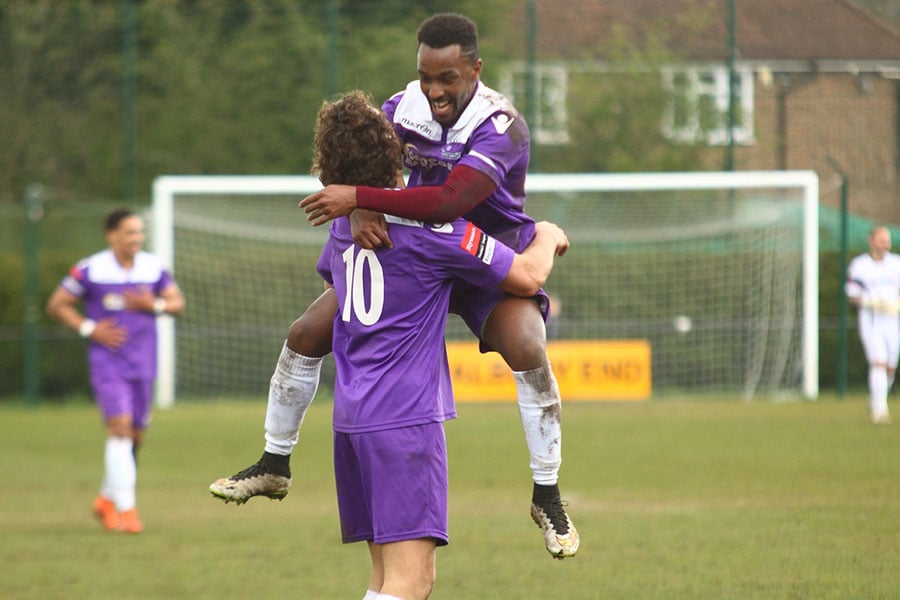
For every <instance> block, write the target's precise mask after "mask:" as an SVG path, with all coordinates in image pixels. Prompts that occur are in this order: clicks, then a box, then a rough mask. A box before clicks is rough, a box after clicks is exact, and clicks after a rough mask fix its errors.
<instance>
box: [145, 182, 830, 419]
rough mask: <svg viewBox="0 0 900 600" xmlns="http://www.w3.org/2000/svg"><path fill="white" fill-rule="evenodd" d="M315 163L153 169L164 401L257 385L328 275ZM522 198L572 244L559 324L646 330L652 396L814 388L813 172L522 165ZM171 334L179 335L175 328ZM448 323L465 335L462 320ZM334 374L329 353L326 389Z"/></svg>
mask: <svg viewBox="0 0 900 600" xmlns="http://www.w3.org/2000/svg"><path fill="white" fill-rule="evenodd" d="M320 187H321V185H320V184H319V182H318V180H316V179H315V178H314V177H309V176H297V177H277V176H163V177H160V178H158V179H157V180H156V182H155V184H154V201H153V218H152V223H151V241H152V248H153V250H154V251H155V252H156V253H158V254H160V255H161V256H162V257H163V258H164V259H165V260H166V261H168V263H169V264H170V265H172V266H173V268H174V271H175V275H176V278H177V280H178V282H179V284H180V285H181V287H182V288H183V290H184V293H185V296H186V297H187V300H188V307H187V310H186V311H185V313H184V315H183V316H182V317H181V318H180V319H178V321H177V323H176V322H175V321H174V320H172V319H171V318H161V319H160V324H159V329H160V377H159V384H158V392H157V394H158V403H159V404H160V405H161V406H168V405H171V403H172V402H173V401H174V398H175V397H176V395H177V396H179V397H184V398H203V397H212V398H221V397H245V396H251V395H252V396H264V395H265V393H266V390H267V388H268V381H269V378H270V377H271V374H272V371H273V368H274V365H275V362H276V360H277V357H278V354H279V352H280V350H281V345H282V343H283V342H284V339H285V337H286V335H287V331H288V328H289V326H290V324H291V322H292V321H293V320H294V319H295V318H296V317H297V316H298V315H299V314H300V313H302V311H303V310H305V308H306V307H307V306H308V305H309V304H310V303H311V302H312V301H313V300H314V299H315V298H316V297H318V295H319V294H320V293H321V292H322V290H323V284H322V281H321V279H320V278H319V277H318V274H317V273H316V270H315V265H316V261H317V259H318V255H319V251H320V250H321V247H322V245H323V243H324V241H325V239H326V236H327V228H326V227H321V228H313V227H311V226H309V225H308V223H307V222H306V219H305V215H304V214H303V211H302V210H301V209H299V208H298V207H297V202H298V201H299V199H300V198H301V197H302V196H304V195H306V194H308V193H310V192H312V191H315V190H318V189H320ZM527 191H528V203H527V206H526V209H527V211H528V213H529V214H530V215H531V216H533V217H534V218H535V219H537V220H543V219H547V220H551V221H553V222H555V223H558V224H559V225H561V226H562V227H563V228H564V229H565V230H566V232H567V234H568V236H569V239H570V241H571V244H572V246H571V249H570V250H569V252H568V253H567V254H566V256H565V257H563V258H561V259H560V260H558V261H557V263H556V266H555V268H554V272H553V274H552V275H551V277H550V280H549V281H548V283H547V286H546V289H547V290H548V292H549V293H550V294H551V296H553V298H554V299H555V300H556V302H555V305H556V306H557V307H558V310H557V312H556V314H555V315H553V317H552V320H551V322H550V323H549V324H548V334H549V335H550V336H551V337H553V338H557V339H564V340H622V339H642V340H647V341H648V342H649V344H650V347H651V352H652V384H653V393H654V395H665V394H669V393H671V394H675V393H679V394H680V393H716V394H730V395H735V396H740V397H744V398H752V397H754V396H770V397H778V396H780V395H782V394H795V395H801V394H802V395H803V396H805V397H807V398H814V397H816V396H817V394H818V350H817V346H818V317H817V315H818V305H817V304H818V295H817V294H818V226H817V222H818V180H817V178H816V175H815V173H813V172H809V171H755V172H754V171H743V172H731V173H716V172H697V173H634V174H585V175H566V174H559V175H549V174H547V175H540V174H535V175H530V176H529V178H528V180H527ZM176 333H177V335H176ZM447 338H448V339H453V340H455V339H472V336H471V334H470V333H469V332H468V331H467V330H466V329H465V326H464V325H463V324H462V321H461V320H460V319H458V318H455V317H452V318H451V319H450V320H449V322H448V328H447ZM332 384H333V366H332V363H328V362H326V368H325V370H324V371H323V381H322V385H323V387H328V386H330V385H332Z"/></svg>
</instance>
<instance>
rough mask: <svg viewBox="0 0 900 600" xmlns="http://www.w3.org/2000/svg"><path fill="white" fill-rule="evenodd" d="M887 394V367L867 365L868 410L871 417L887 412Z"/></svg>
mask: <svg viewBox="0 0 900 600" xmlns="http://www.w3.org/2000/svg"><path fill="white" fill-rule="evenodd" d="M887 395H888V375H887V369H885V368H884V367H873V366H869V412H870V414H871V416H872V417H873V418H879V417H883V416H886V415H887V414H888V403H887Z"/></svg>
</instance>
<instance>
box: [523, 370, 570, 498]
mask: <svg viewBox="0 0 900 600" xmlns="http://www.w3.org/2000/svg"><path fill="white" fill-rule="evenodd" d="M513 377H514V378H515V380H516V390H517V392H518V402H519V416H520V417H521V418H522V427H523V428H524V429H525V443H526V444H527V445H528V453H529V455H530V457H531V462H530V465H531V472H532V477H533V479H534V482H535V483H537V484H540V485H554V484H556V483H557V481H558V480H559V467H560V465H561V464H562V427H561V425H560V420H561V416H562V415H561V409H562V401H561V399H560V395H559V386H558V385H557V383H556V377H555V376H554V375H553V370H552V369H551V368H550V365H549V364H548V365H546V366H544V367H540V368H538V369H533V370H531V371H513Z"/></svg>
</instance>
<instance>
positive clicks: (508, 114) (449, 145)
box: [382, 81, 534, 252]
mask: <svg viewBox="0 0 900 600" xmlns="http://www.w3.org/2000/svg"><path fill="white" fill-rule="evenodd" d="M382 110H384V112H385V114H386V115H387V117H388V119H389V120H390V121H391V122H392V123H393V124H394V129H395V130H396V132H397V135H398V136H399V137H400V139H401V141H402V142H403V149H404V151H403V153H404V163H405V165H406V166H407V167H408V168H409V169H410V170H411V173H410V176H409V187H416V186H421V185H442V184H443V183H444V181H446V179H447V177H448V176H449V175H450V171H451V170H453V167H454V166H456V165H457V164H460V165H466V166H468V167H471V168H473V169H477V170H478V171H480V172H482V173H484V174H485V175H487V176H488V177H490V178H491V179H492V180H493V181H494V183H495V184H496V185H497V189H496V191H494V193H493V194H492V195H491V196H490V197H489V198H488V199H487V200H485V201H484V202H482V203H481V204H479V205H478V206H476V207H475V208H473V209H472V210H471V211H469V212H468V213H467V214H466V215H464V216H465V218H466V220H468V221H471V222H473V223H475V224H476V225H478V226H479V227H480V228H481V229H483V230H484V231H486V232H487V233H489V234H490V235H492V236H494V237H495V238H497V239H498V240H500V241H501V242H503V243H504V244H506V245H507V246H510V247H511V248H513V249H514V250H516V251H517V252H521V251H522V250H524V249H525V247H526V246H527V245H528V244H529V243H531V240H532V238H533V237H534V220H533V219H531V217H529V216H528V215H526V214H525V175H526V172H527V171H528V157H529V149H530V138H529V133H528V126H527V125H526V124H525V120H524V119H522V117H521V116H520V115H519V114H518V112H517V111H516V109H515V108H514V107H513V106H512V104H511V103H510V102H509V100H507V98H506V97H505V96H503V95H502V94H500V93H499V92H496V91H494V90H492V89H491V88H489V87H487V86H486V85H484V84H483V83H481V82H480V81H479V82H478V86H477V88H476V90H475V95H474V96H473V97H472V100H471V101H470V102H469V104H468V106H466V108H465V110H463V112H462V114H460V116H459V119H457V121H456V123H454V124H453V125H452V126H450V127H449V128H446V129H445V128H444V127H443V126H442V125H441V124H440V123H438V122H437V121H435V120H434V118H433V117H432V115H431V108H430V107H429V105H428V99H427V98H426V97H425V95H424V94H423V93H422V89H421V87H420V85H419V82H418V81H412V82H410V83H409V84H408V85H407V86H406V89H405V90H404V91H402V92H399V93H397V94H395V95H394V96H392V97H391V98H390V99H389V100H387V102H385V103H384V104H383V105H382Z"/></svg>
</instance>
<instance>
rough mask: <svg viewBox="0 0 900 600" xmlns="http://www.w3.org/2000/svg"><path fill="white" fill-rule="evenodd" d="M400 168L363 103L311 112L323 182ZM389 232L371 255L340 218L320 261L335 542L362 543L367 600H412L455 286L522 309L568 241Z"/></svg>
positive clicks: (435, 229) (441, 468)
mask: <svg viewBox="0 0 900 600" xmlns="http://www.w3.org/2000/svg"><path fill="white" fill-rule="evenodd" d="M373 142H375V143H373ZM400 156H401V154H400V144H399V140H398V139H397V138H396V136H395V135H394V133H393V131H392V130H391V126H390V124H389V123H388V122H387V121H386V120H385V119H384V116H383V115H382V114H381V113H379V112H378V111H377V110H376V109H374V107H372V106H371V105H370V104H369V103H368V102H367V100H366V97H365V96H364V95H363V94H361V93H351V94H348V95H346V96H345V97H343V98H342V99H340V100H338V101H336V102H333V103H328V102H326V103H325V104H324V105H323V108H322V110H321V111H320V114H319V118H318V120H317V128H316V170H317V171H318V172H319V175H320V178H321V180H322V182H323V183H325V184H328V183H333V182H335V181H338V180H340V181H360V182H365V181H366V178H367V177H368V176H369V171H366V169H371V168H372V167H373V166H375V167H377V166H379V165H380V166H382V167H383V168H382V169H381V171H382V177H381V178H380V179H376V180H375V181H371V183H370V185H390V184H391V181H392V178H393V176H394V171H395V167H396V165H399V160H400ZM354 166H355V167H354ZM354 168H357V169H359V170H360V171H361V172H360V173H354V171H353V169H354ZM387 221H388V229H389V232H390V235H391V238H392V241H393V246H392V247H391V248H387V247H381V248H377V249H366V248H362V247H360V246H359V245H358V244H356V242H355V241H354V239H353V235H352V232H351V227H350V222H349V220H348V219H338V220H336V221H334V223H332V225H331V230H330V235H329V240H328V242H327V244H326V245H325V248H324V249H323V251H322V255H321V257H320V259H319V265H318V270H319V273H320V274H321V275H322V277H323V278H324V279H325V280H326V281H327V282H328V283H329V284H330V285H332V286H333V287H334V290H335V298H336V300H337V302H338V311H337V313H336V314H335V316H334V319H333V347H334V359H335V365H336V372H337V377H336V382H335V392H334V417H333V427H334V432H335V433H334V461H335V467H334V468H335V481H336V485H337V492H338V507H339V514H340V520H341V533H342V539H343V541H344V542H345V543H350V542H357V541H367V542H368V544H369V549H370V556H371V559H372V577H371V579H370V582H369V588H368V592H367V597H368V598H379V599H388V598H404V599H418V598H427V597H428V596H429V595H430V593H431V589H432V586H433V583H434V579H435V560H434V559H435V548H436V547H437V546H443V545H445V544H447V543H448V541H449V534H448V516H447V504H448V501H447V453H446V440H445V438H444V429H443V425H442V423H443V421H445V420H447V419H452V418H455V416H456V409H455V406H454V403H453V391H452V387H451V382H450V371H449V367H448V365H447V356H446V351H445V348H444V341H443V339H444V328H445V325H446V321H447V309H448V306H449V303H450V294H451V289H452V286H453V285H454V281H455V280H463V281H466V282H468V283H470V284H472V285H475V286H479V287H486V288H490V287H494V286H497V285H499V286H500V287H501V288H502V289H504V290H506V291H507V292H509V293H512V294H518V295H520V296H522V297H531V296H533V295H534V294H536V293H537V292H538V290H539V288H540V286H541V285H543V283H544V281H545V280H546V278H547V276H548V275H549V273H550V269H551V268H552V265H553V258H554V256H555V255H557V254H559V255H562V254H563V253H564V252H565V251H566V249H567V248H568V240H567V239H566V237H565V234H564V233H563V232H562V230H560V229H559V228H558V227H556V226H555V225H552V224H549V223H541V224H539V225H538V230H537V235H536V236H535V240H534V242H533V243H532V244H531V245H530V246H529V247H528V248H527V249H526V250H525V251H524V252H523V253H522V254H515V253H514V252H513V250H512V249H510V248H509V247H507V246H505V245H503V244H501V243H498V242H497V241H496V240H495V239H494V238H492V237H490V236H488V235H486V234H485V233H484V232H483V231H482V230H481V229H479V228H478V227H476V226H475V225H473V224H472V223H469V222H467V221H463V220H461V219H459V220H456V221H454V222H452V223H446V224H436V225H429V224H425V223H422V222H420V221H411V220H408V219H402V218H397V217H387Z"/></svg>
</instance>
